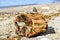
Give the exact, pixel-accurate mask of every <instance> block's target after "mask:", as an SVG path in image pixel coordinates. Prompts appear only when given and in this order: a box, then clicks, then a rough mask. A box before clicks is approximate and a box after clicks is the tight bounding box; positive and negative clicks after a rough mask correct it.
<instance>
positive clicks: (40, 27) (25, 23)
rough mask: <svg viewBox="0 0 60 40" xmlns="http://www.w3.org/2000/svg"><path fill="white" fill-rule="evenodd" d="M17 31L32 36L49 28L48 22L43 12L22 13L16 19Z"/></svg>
mask: <svg viewBox="0 0 60 40" xmlns="http://www.w3.org/2000/svg"><path fill="white" fill-rule="evenodd" d="M14 24H15V26H16V33H17V34H18V35H21V36H26V37H31V36H34V35H37V34H39V33H41V32H45V31H46V30H47V22H46V21H45V19H44V17H43V15H42V14H38V13H35V14H20V15H17V16H16V17H15V19H14Z"/></svg>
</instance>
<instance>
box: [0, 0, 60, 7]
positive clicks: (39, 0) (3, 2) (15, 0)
mask: <svg viewBox="0 0 60 40" xmlns="http://www.w3.org/2000/svg"><path fill="white" fill-rule="evenodd" d="M58 1H60V0H0V7H5V6H15V5H27V4H50V3H54V2H58Z"/></svg>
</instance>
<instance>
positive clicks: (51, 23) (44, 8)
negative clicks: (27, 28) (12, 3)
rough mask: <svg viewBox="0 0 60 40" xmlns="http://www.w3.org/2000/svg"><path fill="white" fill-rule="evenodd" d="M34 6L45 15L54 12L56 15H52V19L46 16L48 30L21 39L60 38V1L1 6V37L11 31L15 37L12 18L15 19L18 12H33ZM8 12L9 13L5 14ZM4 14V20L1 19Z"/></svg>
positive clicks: (54, 39) (53, 39)
mask: <svg viewBox="0 0 60 40" xmlns="http://www.w3.org/2000/svg"><path fill="white" fill-rule="evenodd" d="M33 7H36V9H37V10H38V12H39V13H41V14H43V15H48V16H49V15H52V14H56V15H52V16H51V19H49V17H48V18H46V17H45V18H46V21H47V22H48V30H47V31H46V32H44V33H41V34H39V35H37V36H35V37H31V38H27V37H22V38H21V40H41V39H42V38H48V39H49V40H60V3H55V4H47V5H30V6H21V7H20V6H18V7H9V8H0V38H2V39H4V38H6V37H7V36H8V35H9V33H10V32H11V31H12V33H11V35H12V37H14V36H15V35H16V34H14V33H15V26H14V24H13V23H12V22H13V21H12V20H13V19H14V17H15V15H16V14H18V12H22V13H30V12H33V11H32V9H33ZM6 13H7V14H8V15H5V14H6ZM3 14H4V15H3ZM12 14H13V15H12ZM2 16H4V20H3V21H2V19H1V18H2ZM8 16H10V18H6V17H8ZM9 25H10V26H9ZM12 25H13V27H12ZM2 39H1V40H2Z"/></svg>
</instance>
